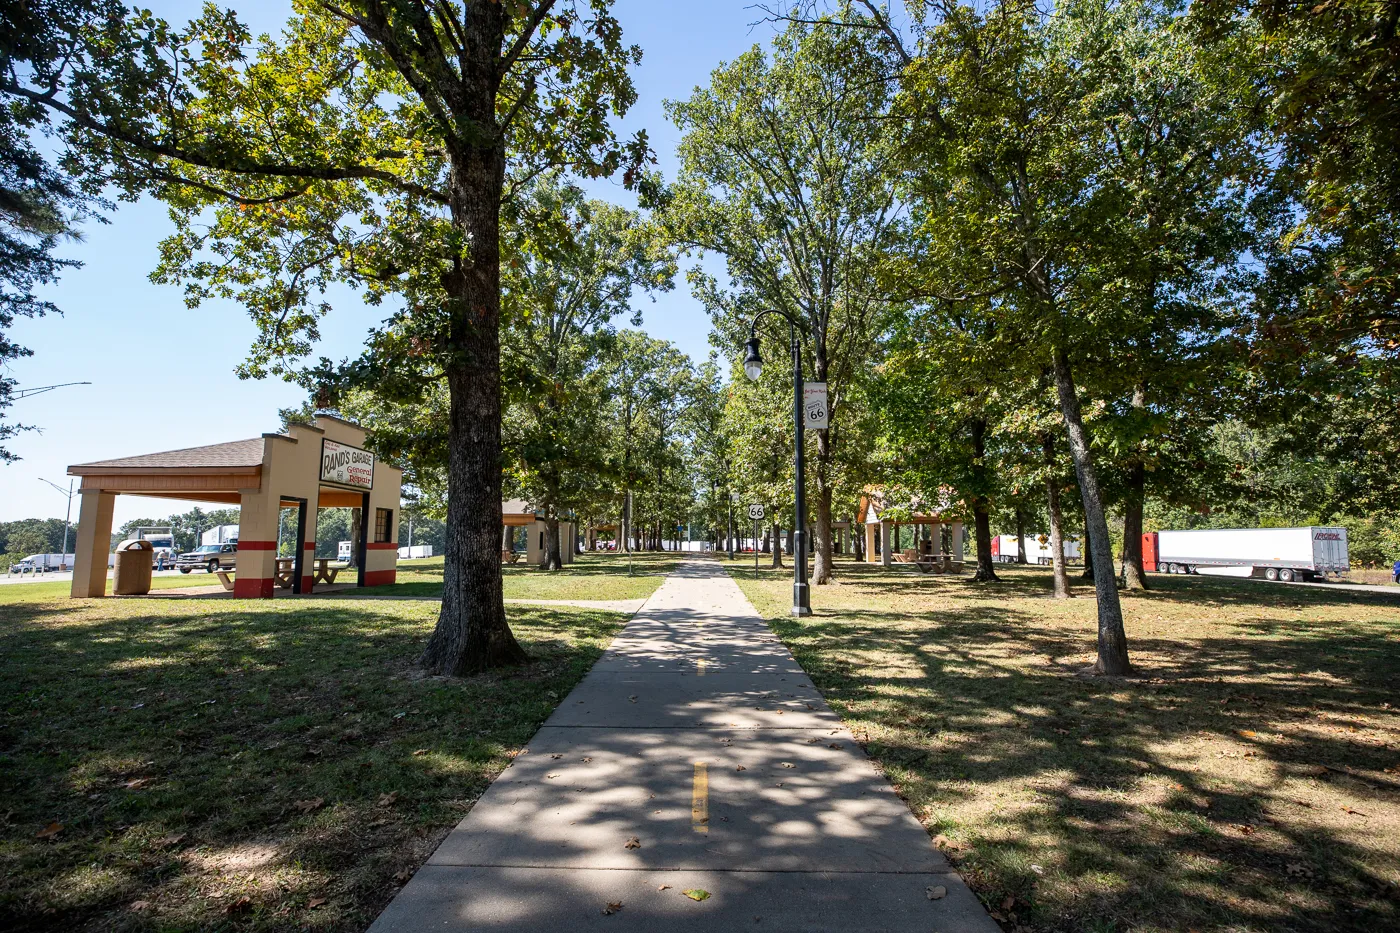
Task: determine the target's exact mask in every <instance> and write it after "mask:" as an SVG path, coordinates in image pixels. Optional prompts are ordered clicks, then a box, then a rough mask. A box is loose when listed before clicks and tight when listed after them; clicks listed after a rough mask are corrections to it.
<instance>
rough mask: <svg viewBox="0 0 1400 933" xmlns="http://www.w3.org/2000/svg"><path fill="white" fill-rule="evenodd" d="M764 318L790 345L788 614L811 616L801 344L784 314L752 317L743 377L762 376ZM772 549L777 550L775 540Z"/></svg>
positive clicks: (770, 311) (769, 312)
mask: <svg viewBox="0 0 1400 933" xmlns="http://www.w3.org/2000/svg"><path fill="white" fill-rule="evenodd" d="M765 314H776V315H779V316H780V317H782V318H783V319H784V320H786V321H787V322H788V340H789V342H790V343H791V344H792V416H793V480H794V482H793V526H792V614H793V615H795V616H809V615H811V614H812V599H811V589H810V587H809V586H808V584H807V490H806V477H805V472H806V469H805V460H806V444H805V442H804V433H805V431H804V426H803V421H802V343H801V341H800V339H799V338H798V336H797V322H796V321H794V320H793V319H792V317H791V316H790V315H789V314H787V312H785V311H779V310H777V309H776V308H770V309H769V310H767V311H760V312H758V314H756V315H754V319H753V321H751V322H750V323H749V339H748V341H747V342H745V344H744V374H745V375H746V376H748V377H749V378H750V379H752V380H753V381H755V382H757V381H758V377H759V376H761V375H763V356H762V354H761V353H760V352H759V342H758V322H759V321H760V320H761V319H762V318H763V316H764V315H765ZM756 546H757V544H755V547H756ZM773 546H774V547H778V542H777V540H776V539H775V540H774V541H773Z"/></svg>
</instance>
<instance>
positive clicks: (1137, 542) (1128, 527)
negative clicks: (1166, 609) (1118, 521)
mask: <svg viewBox="0 0 1400 933" xmlns="http://www.w3.org/2000/svg"><path fill="white" fill-rule="evenodd" d="M1146 485H1147V471H1146V469H1144V468H1143V465H1142V463H1141V462H1137V463H1134V464H1133V465H1132V466H1131V467H1130V468H1129V470H1128V489H1127V494H1126V496H1125V497H1124V500H1123V588H1124V589H1129V590H1145V589H1147V574H1146V572H1145V571H1144V570H1143V566H1142V507H1143V502H1144V500H1145V497H1146V489H1145V487H1146Z"/></svg>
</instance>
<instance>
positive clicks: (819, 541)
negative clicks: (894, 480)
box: [812, 428, 835, 586]
mask: <svg viewBox="0 0 1400 933" xmlns="http://www.w3.org/2000/svg"><path fill="white" fill-rule="evenodd" d="M816 433H817V464H816V466H817V469H816V471H815V472H816V475H815V477H814V478H815V479H816V481H817V522H816V529H815V532H816V533H815V534H814V535H813V536H812V537H813V541H812V545H813V546H812V553H813V555H814V558H815V559H814V561H813V564H812V583H813V585H816V586H823V585H825V584H828V583H830V582H831V581H832V580H833V579H834V576H835V565H834V564H833V562H832V554H833V552H832V547H831V544H832V542H831V431H830V430H829V429H826V428H818V429H817V432H816Z"/></svg>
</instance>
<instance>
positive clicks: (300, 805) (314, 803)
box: [292, 797, 326, 813]
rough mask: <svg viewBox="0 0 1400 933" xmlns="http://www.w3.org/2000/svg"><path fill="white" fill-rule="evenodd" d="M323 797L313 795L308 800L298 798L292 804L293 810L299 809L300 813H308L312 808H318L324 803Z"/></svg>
mask: <svg viewBox="0 0 1400 933" xmlns="http://www.w3.org/2000/svg"><path fill="white" fill-rule="evenodd" d="M325 802H326V800H325V798H324V797H313V798H311V799H310V800H298V801H297V802H296V803H294V804H292V809H293V810H300V811H301V812H302V813H310V812H311V811H312V810H319V809H321V807H322V806H323V805H324V804H325Z"/></svg>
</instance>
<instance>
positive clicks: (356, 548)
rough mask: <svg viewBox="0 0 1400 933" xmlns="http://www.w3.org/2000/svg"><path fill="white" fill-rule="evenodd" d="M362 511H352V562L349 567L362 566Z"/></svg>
mask: <svg viewBox="0 0 1400 933" xmlns="http://www.w3.org/2000/svg"><path fill="white" fill-rule="evenodd" d="M360 512H361V510H360V509H351V510H350V562H349V564H348V565H347V566H350V567H356V568H358V567H359V566H360V535H361V534H363V533H364V521H363V519H362V518H361V516H360Z"/></svg>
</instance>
